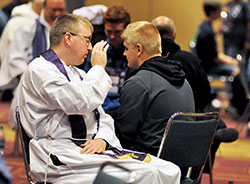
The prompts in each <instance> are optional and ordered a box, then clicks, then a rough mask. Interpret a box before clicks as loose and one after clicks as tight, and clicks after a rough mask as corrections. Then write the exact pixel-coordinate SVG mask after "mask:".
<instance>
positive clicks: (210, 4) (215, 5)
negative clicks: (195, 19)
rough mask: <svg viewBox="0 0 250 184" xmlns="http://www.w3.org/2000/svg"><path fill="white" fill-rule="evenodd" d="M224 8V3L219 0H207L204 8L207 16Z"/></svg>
mask: <svg viewBox="0 0 250 184" xmlns="http://www.w3.org/2000/svg"><path fill="white" fill-rule="evenodd" d="M221 8H222V3H221V2H220V1H218V0H206V1H205V2H204V4H203V9H204V12H205V14H206V16H208V17H209V16H210V15H211V13H213V12H215V11H217V10H219V9H221Z"/></svg>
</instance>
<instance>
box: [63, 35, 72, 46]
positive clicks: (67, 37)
mask: <svg viewBox="0 0 250 184" xmlns="http://www.w3.org/2000/svg"><path fill="white" fill-rule="evenodd" d="M71 38H72V36H71V35H70V34H68V33H65V35H64V37H63V39H64V44H65V46H66V47H69V46H70V45H71Z"/></svg>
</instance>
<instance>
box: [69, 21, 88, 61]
mask: <svg viewBox="0 0 250 184" xmlns="http://www.w3.org/2000/svg"><path fill="white" fill-rule="evenodd" d="M79 28H80V29H79V30H80V31H79V33H77V34H74V35H73V38H72V39H73V44H72V49H73V50H72V52H73V53H74V55H72V61H73V62H74V63H73V64H74V65H81V64H83V63H84V61H85V59H86V58H87V56H88V53H89V52H90V51H92V44H91V37H92V35H91V30H90V28H89V27H87V26H86V25H84V24H80V26H79Z"/></svg>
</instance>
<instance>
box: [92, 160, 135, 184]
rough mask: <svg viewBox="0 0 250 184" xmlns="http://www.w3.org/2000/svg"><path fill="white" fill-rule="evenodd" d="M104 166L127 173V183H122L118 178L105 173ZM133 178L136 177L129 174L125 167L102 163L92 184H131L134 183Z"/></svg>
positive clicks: (132, 173) (133, 174) (131, 173)
mask: <svg viewBox="0 0 250 184" xmlns="http://www.w3.org/2000/svg"><path fill="white" fill-rule="evenodd" d="M106 166H113V167H117V168H119V169H121V170H124V171H127V172H128V174H129V175H130V176H129V179H128V181H124V180H122V179H120V178H117V177H114V176H112V175H110V174H107V173H105V172H104V167H106ZM135 176H136V175H135V173H134V172H131V171H130V170H129V169H127V168H125V167H122V166H120V165H118V164H116V163H113V162H104V163H103V164H102V165H101V168H100V169H99V171H98V174H97V176H96V178H95V181H94V183H93V184H129V183H133V182H134V181H135Z"/></svg>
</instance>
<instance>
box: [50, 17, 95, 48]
mask: <svg viewBox="0 0 250 184" xmlns="http://www.w3.org/2000/svg"><path fill="white" fill-rule="evenodd" d="M80 23H83V24H85V25H86V26H87V27H88V28H89V29H90V31H91V33H93V31H94V28H93V26H92V24H91V23H90V22H89V21H88V20H87V19H85V18H83V17H80V16H78V15H74V14H64V15H62V16H60V17H58V18H57V19H56V20H55V22H54V24H53V26H52V28H51V30H50V45H51V46H55V45H58V44H59V43H60V42H61V40H62V38H63V36H64V34H65V33H66V32H72V33H75V34H78V33H79V31H80V30H79V25H80Z"/></svg>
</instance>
